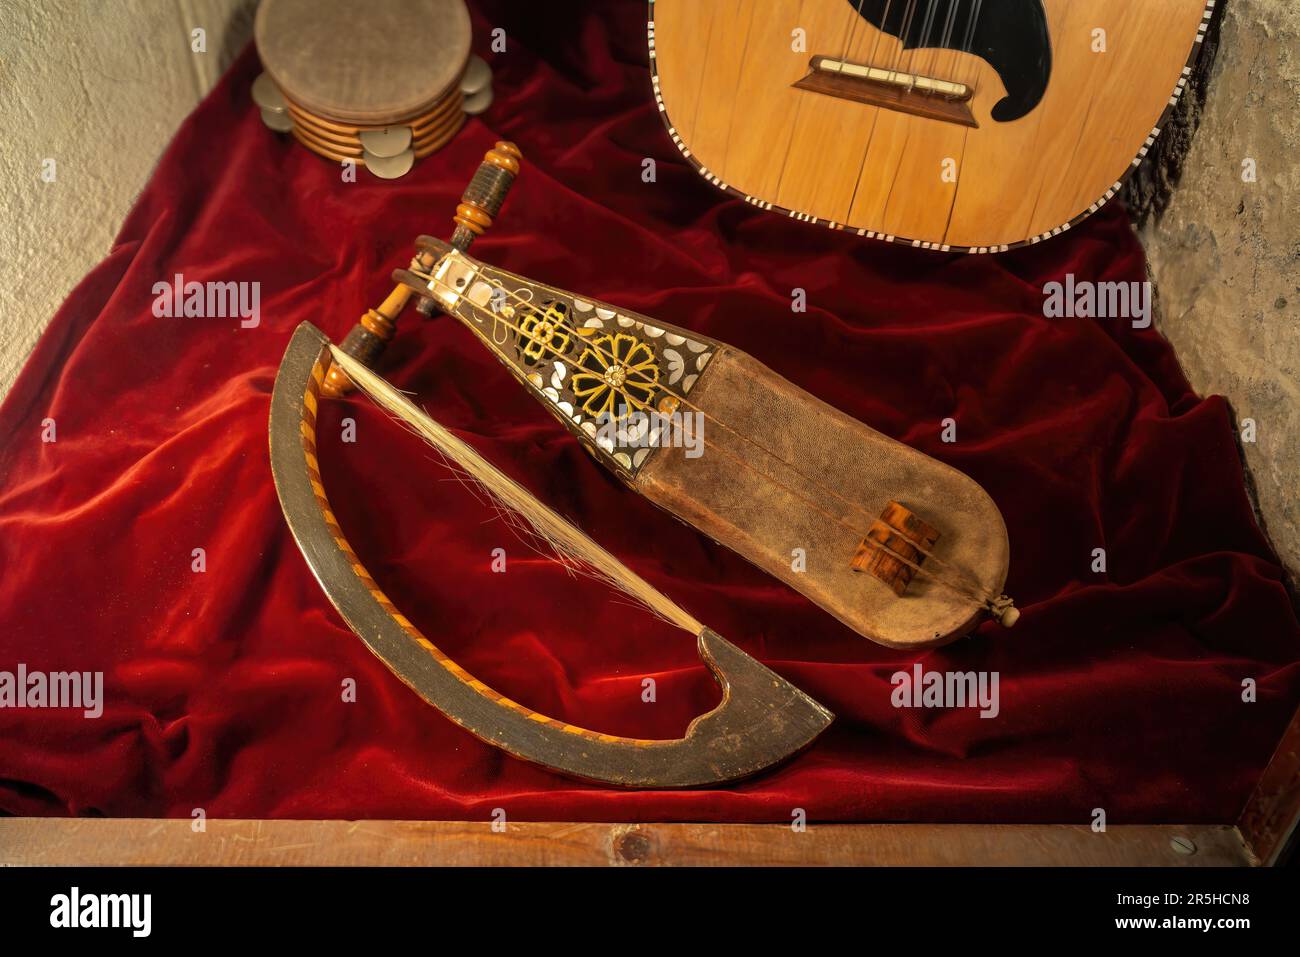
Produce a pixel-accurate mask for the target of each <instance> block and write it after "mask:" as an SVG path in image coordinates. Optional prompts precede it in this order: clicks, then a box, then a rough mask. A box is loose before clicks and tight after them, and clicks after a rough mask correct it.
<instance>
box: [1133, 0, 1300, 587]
mask: <svg viewBox="0 0 1300 957" xmlns="http://www.w3.org/2000/svg"><path fill="white" fill-rule="evenodd" d="M1252 162H1253V167H1254V181H1253V182H1249V181H1246V180H1247V179H1248V178H1249V177H1248V176H1247V175H1246V174H1248V173H1249V169H1248V166H1247V164H1248V163H1252ZM1181 167H1182V171H1181V175H1180V177H1179V180H1178V185H1177V188H1176V189H1175V190H1174V191H1173V193H1172V195H1171V197H1170V199H1169V201H1168V206H1167V208H1166V209H1165V210H1164V212H1163V213H1161V214H1159V215H1157V216H1153V217H1152V218H1151V220H1150V221H1149V222H1148V223H1147V224H1146V225H1145V226H1144V228H1143V230H1142V238H1143V242H1144V243H1145V245H1146V248H1147V254H1148V257H1149V259H1150V267H1151V273H1152V278H1153V279H1154V281H1155V284H1156V291H1157V297H1158V299H1157V310H1158V311H1157V320H1156V321H1157V324H1158V327H1159V329H1160V331H1161V332H1163V333H1164V335H1165V336H1166V337H1168V339H1169V340H1170V342H1172V343H1173V346H1174V349H1175V350H1176V351H1177V354H1178V357H1179V359H1180V361H1181V362H1182V365H1183V369H1184V370H1185V371H1186V373H1187V376H1188V378H1189V379H1190V380H1191V382H1192V385H1193V386H1194V387H1195V388H1196V390H1197V391H1198V392H1201V393H1214V392H1217V393H1220V394H1222V395H1224V396H1227V398H1228V400H1229V401H1230V402H1231V403H1232V407H1233V410H1234V412H1235V415H1236V418H1237V420H1238V422H1239V423H1240V422H1241V421H1243V420H1247V419H1250V420H1253V421H1254V423H1255V436H1254V439H1255V441H1254V442H1243V443H1242V449H1243V451H1244V454H1245V461H1246V464H1247V466H1248V473H1249V476H1250V477H1251V479H1252V480H1253V483H1254V488H1255V492H1256V495H1257V504H1258V507H1259V511H1260V513H1261V518H1262V524H1263V525H1264V528H1265V530H1266V531H1267V532H1268V534H1269V536H1270V537H1271V538H1272V540H1273V544H1274V545H1275V546H1276V548H1277V550H1278V552H1279V554H1280V555H1281V556H1282V559H1283V561H1284V562H1285V563H1286V564H1287V566H1288V568H1289V569H1290V571H1291V573H1292V575H1293V576H1296V575H1297V574H1300V502H1298V501H1297V487H1298V484H1300V476H1297V470H1298V469H1300V443H1297V437H1300V3H1296V2H1295V0H1228V2H1227V4H1226V6H1225V8H1224V10H1223V19H1222V23H1221V32H1220V42H1219V46H1218V51H1217V56H1216V60H1215V64H1214V67H1213V70H1212V71H1211V75H1210V85H1209V94H1208V96H1207V97H1206V99H1205V103H1204V105H1203V107H1202V108H1201V111H1200V116H1199V129H1198V131H1197V133H1196V135H1195V137H1194V138H1193V139H1192V140H1191V145H1190V148H1189V150H1188V152H1187V155H1186V157H1185V158H1184V160H1183V162H1182V164H1181Z"/></svg>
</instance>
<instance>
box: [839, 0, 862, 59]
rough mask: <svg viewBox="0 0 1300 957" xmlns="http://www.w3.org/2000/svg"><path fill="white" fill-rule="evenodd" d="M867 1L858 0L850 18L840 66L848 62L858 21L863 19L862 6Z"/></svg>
mask: <svg viewBox="0 0 1300 957" xmlns="http://www.w3.org/2000/svg"><path fill="white" fill-rule="evenodd" d="M864 2H865V0H858V5H857V6H856V7H854V8H853V15H852V16H851V17H850V18H849V35H848V37H847V38H846V39H845V40H844V51H843V52H842V53H841V54H840V66H841V68H843V65H844V64H845V63H847V62H848V59H849V47H851V46H853V34H854V32H856V30H857V28H858V20H860V19H861V18H862V4H863V3H864Z"/></svg>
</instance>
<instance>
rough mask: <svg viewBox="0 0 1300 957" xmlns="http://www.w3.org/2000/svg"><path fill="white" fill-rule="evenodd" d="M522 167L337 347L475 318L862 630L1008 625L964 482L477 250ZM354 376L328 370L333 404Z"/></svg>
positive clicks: (995, 571)
mask: <svg viewBox="0 0 1300 957" xmlns="http://www.w3.org/2000/svg"><path fill="white" fill-rule="evenodd" d="M519 159H520V154H519V151H518V149H517V148H516V147H515V146H514V145H513V144H510V143H498V144H497V145H496V147H495V148H494V149H492V150H491V151H489V152H488V153H487V155H486V156H485V157H484V161H483V164H482V165H481V166H480V167H479V169H478V171H477V172H476V173H475V174H474V178H473V179H472V180H471V182H470V184H469V187H468V188H467V189H466V191H465V194H464V196H463V197H462V202H461V203H460V205H459V206H458V207H457V209H456V216H455V223H456V229H455V232H454V233H453V234H452V237H451V242H449V243H447V242H443V241H441V240H439V239H435V238H433V237H430V236H421V237H420V238H419V239H418V240H417V242H416V245H417V248H418V250H419V251H418V254H417V255H416V257H415V258H414V259H413V260H412V262H411V265H410V268H408V269H399V270H397V271H396V272H395V273H394V274H393V276H394V279H395V280H396V281H397V282H398V286H397V288H396V289H394V290H393V292H392V293H391V294H390V295H389V296H388V298H387V299H386V300H385V301H384V302H383V304H381V305H380V306H379V307H378V308H377V309H373V310H370V311H369V312H367V313H366V315H365V316H363V317H362V319H361V321H360V322H359V323H358V324H357V325H356V327H354V328H353V330H352V331H351V332H350V333H348V336H347V338H346V339H345V340H344V342H343V345H342V351H343V352H344V353H346V354H347V355H349V356H351V357H353V358H356V359H358V360H359V361H361V362H362V363H363V364H365V365H371V364H373V363H374V362H375V361H376V359H377V358H378V356H379V354H380V352H381V351H382V349H383V347H384V345H385V344H386V342H387V341H388V340H389V339H390V338H391V337H392V335H393V332H394V324H395V323H396V321H397V317H398V315H399V314H400V312H401V311H402V309H403V308H404V307H405V306H406V304H407V303H408V302H409V300H410V299H411V298H412V297H413V296H415V297H419V299H420V311H421V312H423V313H425V314H432V313H434V312H439V311H440V312H443V313H445V314H446V315H448V316H451V317H452V318H454V319H456V320H458V321H459V322H460V323H461V324H462V325H464V326H465V328H466V329H467V330H469V332H470V333H471V334H472V335H474V336H475V337H476V338H477V339H478V340H479V341H480V342H481V343H482V344H483V345H484V346H485V347H486V348H487V349H488V350H489V351H490V352H491V353H492V354H493V355H494V356H496V358H497V359H499V360H500V361H501V363H502V364H503V365H504V366H505V367H506V368H507V369H508V370H509V371H510V372H511V374H512V375H514V377H515V378H516V379H517V380H518V381H519V383H520V385H522V386H523V387H524V388H525V389H526V390H527V391H528V392H530V393H531V394H532V395H533V396H534V397H535V398H536V399H537V400H538V401H539V402H541V403H542V405H543V406H544V407H545V408H546V409H547V410H549V411H550V412H551V414H552V415H554V416H555V418H556V419H558V420H559V422H560V424H561V425H563V426H564V427H565V428H566V429H568V430H569V431H570V432H571V433H572V434H573V435H574V436H575V437H576V438H577V439H578V441H579V442H581V443H582V444H583V446H584V447H585V448H586V449H587V450H588V451H589V452H590V453H591V454H592V455H593V456H594V457H595V459H596V460H597V461H598V462H600V464H602V465H603V466H605V467H606V468H607V469H609V470H610V471H611V472H613V473H614V474H615V475H616V476H618V478H620V479H621V480H622V481H623V482H625V483H626V484H627V485H629V486H630V487H631V488H632V489H634V490H635V491H637V492H639V493H640V494H642V495H644V496H645V497H646V498H648V499H650V501H652V502H654V503H655V504H656V505H659V506H660V507H662V508H664V509H665V510H667V511H668V512H670V513H672V514H673V515H675V516H677V517H678V518H680V519H682V520H684V521H685V522H687V523H688V524H690V525H692V526H694V527H695V528H697V529H699V530H700V531H701V532H703V533H704V534H706V535H708V536H709V537H710V538H712V539H714V540H715V541H717V542H719V543H721V544H723V545H725V546H727V547H728V548H731V549H732V550H734V551H736V552H738V553H739V554H741V555H743V556H744V557H745V558H747V559H748V560H749V561H751V562H753V563H754V564H755V565H757V566H758V567H759V568H762V569H763V570H764V571H767V572H769V573H770V574H772V575H774V576H776V577H777V578H779V579H781V580H782V581H783V582H785V583H786V584H788V585H789V586H791V587H792V588H794V589H796V590H797V591H799V592H802V593H803V594H804V595H806V596H807V597H808V598H810V599H812V601H814V602H816V603H817V604H818V605H820V606H821V607H822V608H824V609H825V610H826V611H828V612H830V613H831V614H832V615H834V616H835V617H836V618H838V619H840V621H842V622H844V623H845V624H846V625H848V626H849V627H850V628H853V629H854V630H855V631H857V632H858V633H859V634H861V635H863V636H865V637H867V638H870V639H871V640H873V641H876V642H879V643H881V644H884V645H890V646H894V647H924V646H928V645H935V644H940V643H943V642H946V641H950V640H952V639H953V638H956V637H959V636H961V635H962V634H965V633H966V632H968V631H969V630H970V629H971V628H973V627H974V626H975V625H976V624H978V623H979V622H980V621H981V620H983V619H984V618H986V617H990V616H991V617H993V618H994V619H996V620H997V621H999V622H1001V623H1002V624H1004V625H1011V624H1013V623H1014V622H1015V620H1016V618H1017V617H1018V615H1019V612H1018V611H1017V610H1016V609H1015V607H1014V606H1013V605H1012V603H1011V600H1010V599H1009V598H1007V597H1006V596H1005V595H1004V594H1002V587H1003V585H1004V583H1005V580H1006V575H1007V566H1008V560H1009V545H1008V542H1007V533H1006V526H1005V525H1004V523H1003V521H1002V516H1001V513H1000V512H999V511H998V509H997V506H996V505H995V504H994V503H993V501H992V499H990V498H989V496H988V494H987V493H986V492H985V491H984V490H983V489H982V488H980V486H979V485H977V484H976V483H975V482H974V481H972V480H971V479H970V478H968V477H967V476H965V475H963V474H962V473H960V472H958V471H957V470H955V469H953V468H950V467H949V466H947V465H944V464H942V463H940V462H937V461H935V460H934V459H931V458H928V457H927V456H925V455H923V454H922V453H920V452H918V451H916V450H915V449H912V448H909V447H907V446H905V445H902V444H900V443H898V442H895V441H894V440H892V439H890V438H888V437H886V436H884V435H881V434H880V433H879V432H876V431H874V430H873V429H870V428H868V427H867V426H865V425H863V424H862V423H861V422H858V421H857V420H855V419H852V418H850V417H849V416H847V415H845V414H844V413H843V412H840V411H839V410H837V409H834V408H832V407H831V406H829V405H827V404H826V403H825V402H822V401H821V400H819V399H817V398H816V397H814V396H812V395H810V394H809V393H807V392H805V391H804V390H803V389H800V388H799V387H798V386H796V385H794V384H793V383H791V382H789V381H787V380H786V379H783V378H782V377H781V376H779V375H777V374H776V373H775V372H773V371H772V370H771V369H769V368H767V367H766V366H764V365H762V364H761V363H760V362H758V361H757V360H756V359H754V358H753V357H752V356H749V355H747V354H746V353H744V352H742V351H740V350H739V349H736V348H734V347H732V346H729V345H727V344H726V343H723V342H719V341H717V340H715V339H711V338H709V337H707V336H703V335H700V334H699V333H696V332H693V331H691V330H688V329H682V328H678V327H676V326H672V325H669V324H668V323H666V322H662V321H660V320H658V319H652V318H650V317H648V316H643V315H639V314H637V313H634V312H630V311H628V310H626V309H621V308H619V307H618V306H615V305H611V304H608V303H604V302H600V301H598V300H596V299H593V298H590V297H588V296H584V295H580V294H576V293H571V292H566V291H564V290H561V289H557V288H555V287H553V286H548V285H546V284H544V283H541V282H537V281H535V280H532V279H527V278H525V277H523V276H517V275H515V274H513V273H510V272H507V271H505V270H503V269H499V268H497V267H495V266H491V265H489V264H487V263H484V262H481V261H479V260H477V259H475V258H473V257H471V256H470V255H468V253H467V250H468V249H469V247H470V245H471V244H472V243H473V241H474V238H475V237H476V236H478V235H481V234H482V233H483V231H484V230H486V229H487V228H488V227H489V226H491V224H492V222H493V219H494V217H495V216H496V215H497V213H498V211H499V210H500V208H501V204H502V202H503V201H504V199H505V196H506V193H507V192H508V190H509V188H510V186H511V184H512V183H513V182H514V178H515V175H516V174H517V173H518V171H519ZM349 385H350V382H349V377H348V375H347V373H346V371H345V370H344V369H342V368H341V367H340V366H339V365H338V364H335V365H333V366H332V367H331V368H330V369H329V371H328V374H327V375H326V378H325V380H324V383H323V386H322V393H323V394H324V395H326V396H337V395H339V394H341V393H342V392H344V391H346V390H347V388H349ZM629 412H630V413H634V414H627V413H629ZM651 413H653V414H651ZM686 414H690V415H692V416H693V417H694V418H695V419H696V420H697V421H699V422H701V423H702V433H701V435H699V436H696V438H697V439H698V440H699V441H698V448H695V449H693V450H684V449H680V448H672V447H668V446H667V443H666V441H665V440H664V435H663V432H664V430H665V429H668V428H670V427H671V425H670V424H671V423H672V422H673V421H674V417H679V416H682V415H686ZM678 421H680V419H678ZM611 424H612V425H613V427H612V428H611ZM687 452H692V453H693V454H687Z"/></svg>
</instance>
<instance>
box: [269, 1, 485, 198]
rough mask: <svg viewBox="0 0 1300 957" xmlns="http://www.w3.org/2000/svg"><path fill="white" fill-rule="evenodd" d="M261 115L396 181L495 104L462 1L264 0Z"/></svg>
mask: <svg viewBox="0 0 1300 957" xmlns="http://www.w3.org/2000/svg"><path fill="white" fill-rule="evenodd" d="M253 34H254V39H255V41H256V44H257V52H258V55H259V57H260V58H261V60H262V66H263V68H264V69H265V71H266V72H264V73H263V74H262V75H261V76H259V77H258V78H257V80H256V81H255V82H254V83H253V100H254V102H255V103H256V104H257V105H258V107H259V108H260V110H261V114H262V121H263V122H264V123H265V124H266V125H267V126H268V127H270V128H271V129H273V130H276V131H277V132H281V133H289V134H291V135H292V136H293V138H294V139H296V140H297V141H298V142H299V143H301V144H302V145H303V146H305V147H307V148H308V149H309V150H311V151H312V152H314V153H318V154H320V155H321V156H324V157H326V158H327V159H330V160H334V161H335V162H342V161H347V160H350V161H353V162H355V163H356V164H357V165H358V166H364V167H365V168H366V169H367V170H369V171H370V172H371V173H373V174H374V175H376V176H379V177H382V178H384V179H395V178H396V177H399V176H403V175H405V174H406V173H407V172H408V171H410V169H411V167H412V166H413V165H414V164H415V161H416V160H419V159H423V158H424V157H426V156H428V155H429V154H430V153H432V152H433V151H434V150H436V149H438V148H439V147H441V146H443V145H444V144H446V143H447V141H448V140H450V139H451V138H452V137H453V136H455V135H456V132H457V131H458V130H459V129H460V128H461V126H462V125H463V124H464V122H465V117H466V116H467V115H474V114H477V113H481V112H482V111H483V110H485V109H487V107H488V106H489V105H490V104H491V102H492V72H491V70H490V69H489V67H488V65H487V63H485V62H484V61H483V60H482V59H480V58H479V57H476V56H473V55H471V53H470V20H469V11H468V10H467V9H466V7H465V3H464V0H402V2H400V3H399V2H395V0H372V2H371V3H369V4H366V5H365V6H364V7H358V6H357V5H356V4H355V3H346V2H342V0H262V4H261V6H260V7H259V8H258V11H257V17H256V20H255V21H254V26H253Z"/></svg>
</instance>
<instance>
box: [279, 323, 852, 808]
mask: <svg viewBox="0 0 1300 957" xmlns="http://www.w3.org/2000/svg"><path fill="white" fill-rule="evenodd" d="M331 362H332V353H331V349H330V344H329V340H328V339H327V338H326V337H325V336H324V334H323V333H321V331H320V330H319V329H317V328H316V327H315V326H313V325H311V324H310V323H306V322H304V323H303V324H302V325H300V326H299V327H298V329H297V330H296V331H295V333H294V336H293V339H292V340H291V341H290V343H289V347H288V349H287V350H286V352H285V354H284V359H283V361H282V362H281V365H280V370H279V373H278V374H277V375H276V380H275V389H274V392H273V394H272V397H271V419H270V444H271V470H272V473H273V474H274V477H275V486H276V491H277V492H278V493H279V496H280V504H281V506H282V507H283V509H284V514H285V517H286V519H287V520H288V523H289V527H290V529H291V530H292V532H293V536H294V538H295V539H296V540H297V542H298V546H299V548H300V549H301V550H302V553H303V556H304V557H305V558H306V559H307V564H308V565H309V566H310V567H311V569H312V572H313V573H314V574H315V575H316V579H317V580H318V581H319V582H320V584H321V587H322V588H323V589H324V591H325V594H326V595H327V596H328V597H329V599H330V601H331V602H332V603H333V604H334V607H335V608H337V609H338V611H339V614H341V615H342V616H343V619H344V621H346V622H347V623H348V625H349V626H351V628H352V630H353V631H355V632H356V633H357V635H358V636H359V637H360V638H361V639H362V641H364V642H365V643H366V644H367V645H368V646H369V648H370V650H371V651H373V652H374V653H375V654H376V655H377V656H378V657H379V658H380V660H382V661H383V662H384V663H385V664H386V665H388V667H389V668H390V669H392V671H393V672H394V673H395V674H396V675H397V676H398V677H399V678H401V679H402V681H404V682H405V683H406V684H407V685H409V686H410V687H411V689H412V690H414V691H415V692H416V693H417V694H419V695H420V697H422V698H423V699H424V700H425V701H427V702H428V703H429V704H431V705H433V706H434V707H435V708H437V709H438V710H439V711H441V712H442V713H443V714H445V715H446V716H447V717H448V718H450V719H451V720H452V721H455V722H456V723H457V724H459V725H460V726H461V727H463V728H465V729H466V730H467V731H469V732H471V733H472V734H474V735H476V736H477V737H479V738H481V739H482V740H484V741H486V742H488V743H489V744H493V745H495V746H496V747H499V748H501V749H503V750H505V751H507V752H509V753H510V754H513V755H515V756H516V757H519V758H523V759H524V760H527V761H532V762H535V763H537V764H541V765H544V766H546V767H548V768H551V769H553V770H556V771H560V772H563V773H565V774H571V775H574V776H575V777H579V778H585V779H588V780H593V781H600V782H604V783H607V784H615V785H620V786H624V787H646V788H686V787H699V786H707V785H713V784H720V783H723V782H726V781H732V780H736V779H739V778H744V777H748V776H749V775H752V774H756V773H757V772H759V771H762V770H763V769H765V768H768V767H770V766H771V765H773V764H776V763H777V762H779V761H782V760H784V759H785V758H788V757H790V756H791V755H793V754H794V753H796V752H797V751H799V750H801V749H802V748H804V747H806V746H807V745H809V744H811V743H812V741H813V740H814V739H815V738H816V737H817V736H818V735H819V734H820V733H821V732H822V731H823V730H825V728H826V727H827V726H828V725H829V724H830V722H831V721H832V720H833V718H834V715H832V714H831V713H830V712H829V711H827V710H826V709H825V708H823V707H822V706H821V705H820V704H818V703H817V702H816V701H814V700H813V699H812V698H810V697H808V696H807V695H805V694H804V693H803V692H802V691H800V690H799V689H798V688H796V687H794V686H793V685H791V684H790V683H789V682H787V681H786V680H785V679H784V678H781V677H780V676H779V675H777V674H775V673H774V672H772V671H770V670H769V669H767V668H766V667H764V666H763V665H761V664H760V663H759V662H757V661H755V660H754V659H753V658H751V657H750V656H749V655H746V654H745V653H744V652H742V651H741V650H740V649H738V648H736V647H735V646H734V645H732V644H730V643H729V642H727V641H725V640H723V639H722V638H721V637H719V636H718V635H717V634H715V633H714V632H713V631H711V630H709V629H708V628H701V630H700V631H699V633H698V646H699V653H700V658H701V659H702V660H703V661H704V663H705V665H706V666H707V667H708V668H709V670H710V671H711V672H712V673H713V676H714V678H715V679H716V680H717V682H718V684H719V685H720V686H721V688H722V702H721V703H720V704H719V705H718V707H717V708H715V709H714V710H713V711H710V712H708V713H707V714H704V715H701V716H700V717H698V718H696V719H695V720H694V721H693V722H692V723H691V725H690V727H689V728H688V729H687V731H686V736H685V737H683V738H681V739H680V740H668V741H660V740H643V739H639V738H624V737H617V736H615V735H609V734H601V733H598V732H595V731H588V730H586V729H584V728H578V727H574V726H573V725H571V724H567V723H565V722H563V721H559V720H556V719H555V718H550V717H547V716H546V715H543V714H539V713H537V712H535V711H532V710H530V709H528V708H527V707H525V706H524V705H521V704H519V703H517V702H515V701H511V700H510V699H508V698H505V697H503V696H501V695H499V694H497V693H496V692H495V691H493V690H492V689H491V688H489V687H487V686H486V685H485V684H483V683H482V682H481V681H478V680H477V679H475V678H474V677H473V676H472V675H470V674H468V673H467V672H466V671H465V670H464V669H463V668H461V667H460V666H459V665H457V664H456V663H455V662H454V661H452V660H451V659H450V658H448V657H447V656H446V655H445V654H443V653H442V652H441V651H440V650H438V648H437V647H436V646H435V645H434V644H433V643H432V642H430V641H429V640H428V639H427V638H425V636H424V635H422V634H421V633H420V632H419V630H418V629H416V627H415V626H414V625H413V624H411V622H410V621H408V620H407V619H406V618H405V617H403V616H402V614H401V613H400V612H399V611H398V610H397V609H396V608H395V607H394V606H393V604H392V602H390V601H389V600H388V598H387V597H386V596H385V595H384V593H383V591H381V590H380V588H379V586H378V585H377V584H376V583H375V581H374V579H373V578H371V576H370V573H369V572H367V571H366V569H365V567H364V566H363V565H362V564H361V562H360V560H359V559H358V558H357V556H356V554H355V553H354V552H353V550H352V548H351V546H349V544H348V542H347V539H346V538H345V537H344V535H343V532H342V530H341V529H340V528H339V525H338V522H337V520H336V519H335V517H334V513H333V512H332V511H331V509H330V505H329V501H328V499H327V498H326V494H325V488H324V485H323V483H322V481H321V476H320V469H319V466H318V464H317V453H316V410H317V406H318V404H319V402H320V401H321V386H322V382H323V381H324V379H325V376H326V373H327V371H328V369H329V367H330V365H331ZM628 574H631V573H630V572H629V573H628Z"/></svg>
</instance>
